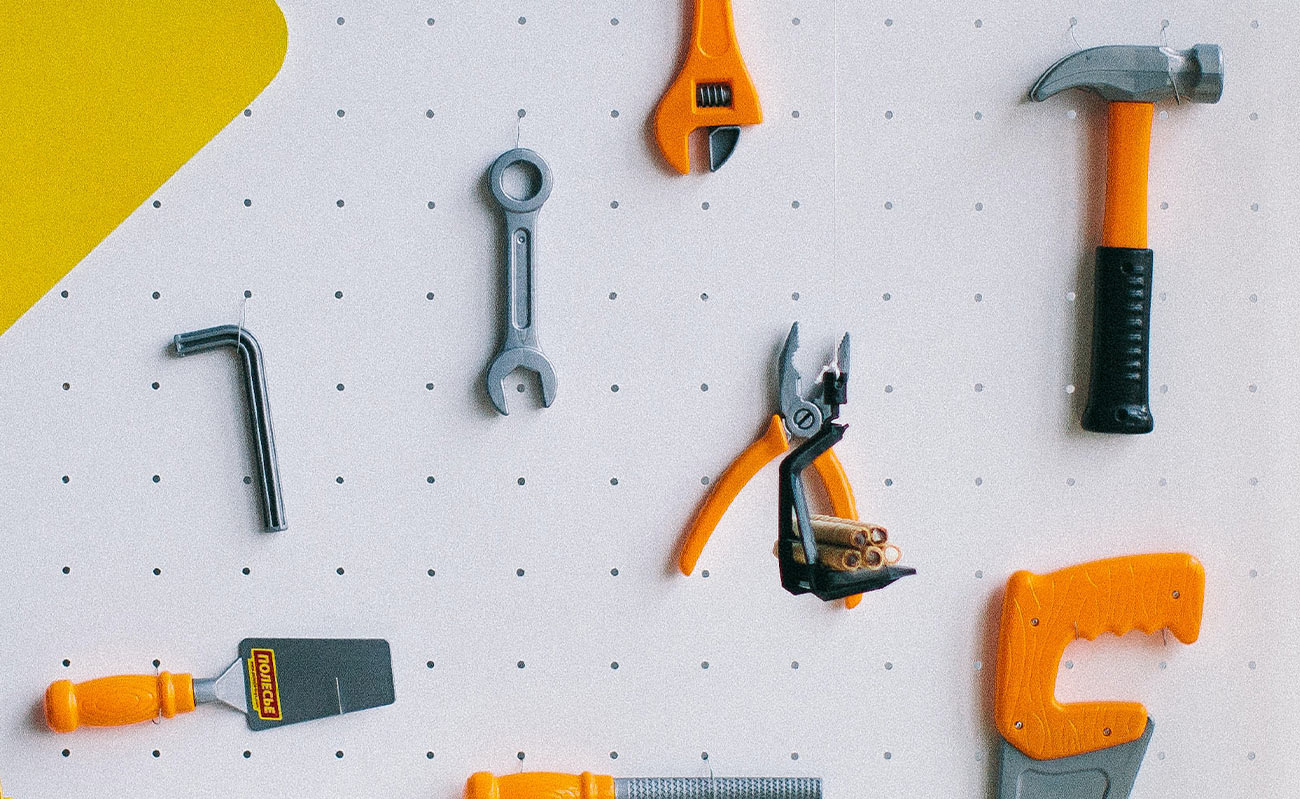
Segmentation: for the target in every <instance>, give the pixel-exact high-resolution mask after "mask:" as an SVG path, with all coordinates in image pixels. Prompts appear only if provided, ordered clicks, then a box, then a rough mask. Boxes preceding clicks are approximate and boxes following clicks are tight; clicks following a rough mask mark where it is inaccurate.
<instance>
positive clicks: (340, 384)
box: [334, 383, 343, 391]
mask: <svg viewBox="0 0 1300 799" xmlns="http://www.w3.org/2000/svg"><path fill="white" fill-rule="evenodd" d="M334 389H335V390H336V391H342V390H343V384H342V383H339V384H338V385H337V386H335V387H334Z"/></svg>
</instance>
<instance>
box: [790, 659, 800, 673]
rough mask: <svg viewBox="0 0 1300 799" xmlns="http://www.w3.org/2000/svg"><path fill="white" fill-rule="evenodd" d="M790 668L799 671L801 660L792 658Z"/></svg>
mask: <svg viewBox="0 0 1300 799" xmlns="http://www.w3.org/2000/svg"><path fill="white" fill-rule="evenodd" d="M790 668H792V669H794V670H796V671H798V669H799V661H797V660H792V661H790Z"/></svg>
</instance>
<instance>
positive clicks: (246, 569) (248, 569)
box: [240, 566, 253, 574]
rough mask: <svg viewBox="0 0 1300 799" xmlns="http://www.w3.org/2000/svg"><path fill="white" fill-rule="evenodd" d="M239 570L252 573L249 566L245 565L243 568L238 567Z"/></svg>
mask: <svg viewBox="0 0 1300 799" xmlns="http://www.w3.org/2000/svg"><path fill="white" fill-rule="evenodd" d="M240 571H241V572H243V573H244V574H252V573H253V570H252V569H250V568H248V567H247V566H245V567H244V568H242V569H240Z"/></svg>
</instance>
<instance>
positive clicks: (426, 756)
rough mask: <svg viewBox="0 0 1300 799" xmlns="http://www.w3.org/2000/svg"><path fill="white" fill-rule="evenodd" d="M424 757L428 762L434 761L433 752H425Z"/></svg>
mask: <svg viewBox="0 0 1300 799" xmlns="http://www.w3.org/2000/svg"><path fill="white" fill-rule="evenodd" d="M424 757H425V759H427V760H433V752H425V753H424Z"/></svg>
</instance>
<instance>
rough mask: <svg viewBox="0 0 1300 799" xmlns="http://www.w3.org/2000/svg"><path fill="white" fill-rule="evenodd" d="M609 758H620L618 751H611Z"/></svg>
mask: <svg viewBox="0 0 1300 799" xmlns="http://www.w3.org/2000/svg"><path fill="white" fill-rule="evenodd" d="M609 759H610V760H618V752H613V751H611V752H610V753H609Z"/></svg>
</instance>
